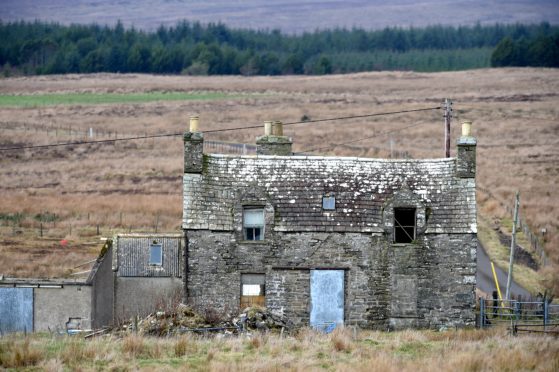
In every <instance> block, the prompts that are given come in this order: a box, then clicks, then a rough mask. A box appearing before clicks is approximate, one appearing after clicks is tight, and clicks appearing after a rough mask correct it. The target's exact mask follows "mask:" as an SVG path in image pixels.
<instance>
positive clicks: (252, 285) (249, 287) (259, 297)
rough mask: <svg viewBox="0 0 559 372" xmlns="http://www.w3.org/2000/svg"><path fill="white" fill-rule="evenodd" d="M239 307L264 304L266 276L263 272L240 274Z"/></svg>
mask: <svg viewBox="0 0 559 372" xmlns="http://www.w3.org/2000/svg"><path fill="white" fill-rule="evenodd" d="M240 305H241V309H245V308H247V307H250V306H262V307H264V306H266V276H265V275H264V274H241V304H240Z"/></svg>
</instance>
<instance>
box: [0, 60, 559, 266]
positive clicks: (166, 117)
mask: <svg viewBox="0 0 559 372" xmlns="http://www.w3.org/2000/svg"><path fill="white" fill-rule="evenodd" d="M171 92H176V93H173V94H170V93H171ZM209 92H211V94H208V93H209ZM558 92H559V71H558V70H553V69H490V70H489V69H487V70H475V71H468V72H448V73H432V74H421V73H410V72H390V73H389V72H379V73H363V74H352V75H332V76H323V77H308V76H306V77H295V76H286V77H185V76H154V75H110V74H95V75H64V76H62V75H60V76H49V77H45V76H42V77H21V78H9V79H3V80H2V83H1V84H0V128H2V134H1V135H0V147H9V146H14V145H31V144H48V143H55V142H65V141H75V140H81V139H86V137H85V133H86V132H88V131H89V128H92V131H93V133H94V135H95V137H94V139H103V138H109V137H110V138H114V137H115V135H118V137H122V136H129V135H144V134H160V133H175V132H179V133H180V132H181V131H184V130H185V129H186V127H187V122H188V117H189V116H190V115H191V114H199V115H200V126H201V129H202V130H206V129H216V128H227V127H229V128H232V127H240V126H248V125H255V124H259V123H262V122H263V121H264V120H282V121H284V122H293V121H298V120H300V119H301V118H302V117H303V116H304V115H306V116H307V117H310V118H311V119H321V118H330V117H341V116H351V115H362V114H368V113H376V112H391V111H399V110H409V109H418V108H425V107H434V106H438V105H439V104H440V103H441V102H442V101H443V99H444V98H445V97H450V98H452V99H453V100H454V109H455V116H456V118H455V120H454V121H453V124H452V138H453V143H454V139H456V138H457V137H458V136H459V122H460V121H461V120H465V119H468V120H473V122H474V124H473V132H474V134H475V135H476V136H477V138H478V143H479V145H478V167H479V170H478V178H477V181H478V184H479V185H480V186H482V187H483V188H485V189H488V190H490V191H491V193H492V194H493V195H494V196H495V197H496V199H495V198H492V197H488V196H487V195H486V194H485V193H484V192H480V193H478V201H479V202H480V213H481V214H482V217H483V219H484V221H488V222H487V224H486V225H488V226H490V225H491V223H493V222H494V221H495V220H499V221H500V220H501V217H503V216H505V212H504V210H503V208H502V207H501V205H500V204H499V203H500V202H503V203H505V204H508V205H511V206H512V201H513V195H514V192H515V191H516V190H519V191H520V193H521V203H522V207H521V215H522V217H523V218H524V219H525V220H526V221H528V223H529V224H530V225H531V227H532V230H533V231H536V232H539V231H541V229H542V228H545V229H546V231H547V232H546V235H545V239H546V241H547V243H546V248H547V251H548V254H549V256H551V257H552V258H553V259H554V260H555V261H556V262H557V261H558V259H559V250H558V246H559V231H558V227H559V223H558V222H557V221H559V198H557V197H556V195H555V192H556V185H557V183H559V146H558V145H559V124H558V123H559V93H558ZM54 93H57V94H59V95H57V96H52V94H54ZM85 93H89V95H87V94H85ZM91 93H96V94H97V95H95V94H93V95H92V94H91ZM109 93H110V94H112V96H110V97H111V100H110V101H109V102H113V103H106V101H101V102H105V103H98V102H99V99H100V98H99V97H105V98H106V97H108V94H109ZM179 93H181V94H185V93H188V94H191V95H192V96H191V97H188V99H187V98H186V97H185V98H180V97H179V98H180V99H176V97H177V94H179ZM138 94H140V95H141V94H143V96H142V97H143V98H142V100H140V101H130V99H131V98H130V97H136V96H137V95H138ZM165 94H166V95H167V96H165ZM5 95H20V100H23V101H25V100H30V99H31V98H32V99H33V100H32V101H30V102H32V103H31V106H29V107H25V106H23V107H17V106H14V105H13V103H10V102H8V101H7V98H6V97H5ZM25 95H31V96H30V97H29V96H25ZM54 97H56V99H54ZM65 97H66V98H65ZM72 97H73V98H72ZM95 97H97V98H95ZM150 97H151V98H150ZM167 97H168V98H169V100H167ZM94 98H95V99H94ZM171 98H173V99H171ZM12 99H13V97H12ZM75 99H77V101H75ZM64 100H67V102H72V100H74V102H76V103H73V104H61V102H62V103H63V102H64ZM50 102H53V103H57V105H49V103H50ZM77 131H80V133H77ZM115 132H118V133H117V134H115ZM260 134H261V130H259V129H251V130H239V131H233V132H224V133H215V134H207V135H206V137H205V138H206V140H221V141H232V142H244V143H254V139H255V137H256V136H257V135H260ZM286 134H287V135H289V136H292V137H293V140H294V149H295V151H309V149H314V148H323V147H327V148H324V149H322V150H320V151H317V152H316V153H323V154H327V155H350V156H363V157H389V156H390V151H391V144H392V150H393V152H394V153H398V152H404V151H405V152H407V153H409V154H410V155H411V156H412V157H414V158H430V157H441V156H442V155H443V148H442V146H443V139H444V135H443V120H442V112H441V111H440V110H433V111H425V112H414V113H406V114H400V115H392V116H377V117H372V118H366V119H355V120H343V121H333V122H326V123H322V124H306V125H302V126H290V127H286ZM365 137H372V138H370V139H368V140H362V139H364V138H365ZM360 139H361V141H357V140H360ZM349 141H354V142H353V143H350V144H345V145H339V146H329V145H330V144H336V143H344V142H349ZM454 150H455V148H454V145H453V146H452V155H454ZM181 167H182V142H181V139H180V137H165V138H161V139H149V140H138V141H129V142H118V143H116V144H108V145H101V144H97V145H87V146H74V147H55V148H45V149H38V150H25V151H24V150H18V151H11V152H3V153H2V156H1V157H0V176H1V177H2V180H3V182H2V183H0V217H1V218H0V225H1V226H0V233H1V241H2V244H1V245H0V267H1V268H2V269H1V270H0V271H2V273H3V274H9V275H14V274H17V275H24V276H25V275H39V276H49V275H56V276H59V275H68V273H69V272H70V271H71V270H72V269H73V268H74V266H76V265H77V264H79V263H81V262H83V261H86V260H87V259H91V258H93V257H94V256H95V254H96V247H99V245H98V239H99V238H98V236H97V229H99V232H100V234H101V235H105V236H107V235H110V234H112V233H113V232H114V231H154V230H158V231H178V229H179V226H180V218H181V213H182V211H181V206H182V202H181V198H182V194H181ZM41 223H42V226H43V232H42V233H43V237H41V236H40V234H41V230H40V226H41ZM63 238H64V239H66V240H68V242H67V243H65V244H61V243H60V240H61V239H63ZM74 271H76V270H74Z"/></svg>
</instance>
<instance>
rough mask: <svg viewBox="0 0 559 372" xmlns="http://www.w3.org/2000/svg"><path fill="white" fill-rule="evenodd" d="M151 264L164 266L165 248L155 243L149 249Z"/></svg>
mask: <svg viewBox="0 0 559 372" xmlns="http://www.w3.org/2000/svg"><path fill="white" fill-rule="evenodd" d="M149 264H150V265H159V266H161V265H162V264H163V247H162V246H161V244H157V243H153V244H151V245H150V247H149Z"/></svg>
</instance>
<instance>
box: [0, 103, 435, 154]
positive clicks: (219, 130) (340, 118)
mask: <svg viewBox="0 0 559 372" xmlns="http://www.w3.org/2000/svg"><path fill="white" fill-rule="evenodd" d="M440 108H441V107H440V106H437V107H427V108H421V109H413V110H400V111H389V112H379V113H374V114H365V115H352V116H340V117H335V118H327V119H316V120H304V121H295V122H289V123H284V124H283V125H284V126H291V125H300V124H313V123H323V122H328V121H336V120H349V119H362V118H370V117H375V116H386V115H396V114H405V113H410V112H420V111H431V110H437V109H440ZM261 127H262V124H259V125H250V126H245V127H236V128H222V129H211V130H205V131H201V133H220V132H231V131H237V130H244V129H255V128H261ZM183 134H184V132H178V133H165V134H153V135H144V136H135V137H124V138H114V139H105V140H96V141H74V142H63V143H52V144H48V145H28V146H14V147H4V148H0V151H9V150H25V149H41V148H49V147H61V146H79V145H89V144H104V143H114V142H122V141H135V140H141V139H150V138H163V137H178V136H182V135H183ZM365 139H367V138H362V139H360V140H365Z"/></svg>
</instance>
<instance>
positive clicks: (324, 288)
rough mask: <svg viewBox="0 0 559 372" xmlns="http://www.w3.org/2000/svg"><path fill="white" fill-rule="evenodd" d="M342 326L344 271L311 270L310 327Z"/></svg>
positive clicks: (331, 327) (328, 327) (327, 327)
mask: <svg viewBox="0 0 559 372" xmlns="http://www.w3.org/2000/svg"><path fill="white" fill-rule="evenodd" d="M343 324H344V270H311V327H313V328H317V329H321V330H326V331H331V330H333V329H334V328H335V327H336V326H339V325H343Z"/></svg>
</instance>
